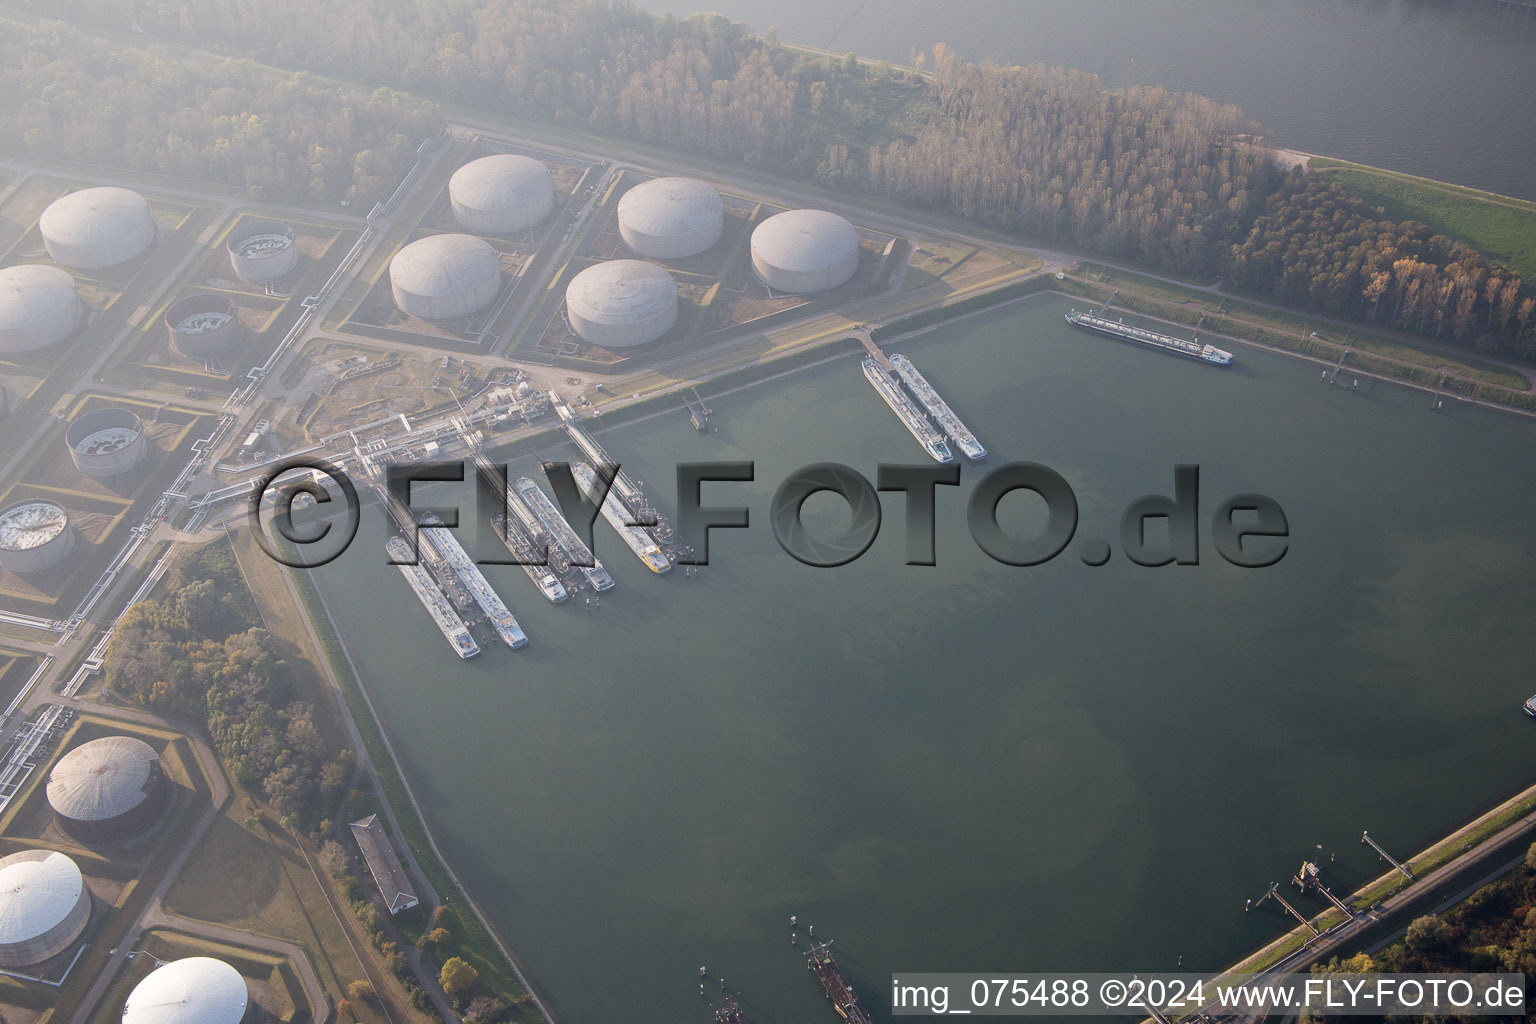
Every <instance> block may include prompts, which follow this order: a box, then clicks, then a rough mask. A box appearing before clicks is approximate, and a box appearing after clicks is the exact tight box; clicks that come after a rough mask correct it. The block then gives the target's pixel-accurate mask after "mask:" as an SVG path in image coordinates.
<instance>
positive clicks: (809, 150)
mask: <svg viewBox="0 0 1536 1024" xmlns="http://www.w3.org/2000/svg"><path fill="white" fill-rule="evenodd" d="M18 2H20V3H22V4H23V5H25V6H27V7H29V8H30V9H32V10H33V11H35V12H36V13H37V14H39V15H42V16H45V17H59V16H67V17H69V18H71V19H72V20H74V21H75V22H77V23H81V24H91V25H95V26H100V27H103V28H107V29H112V30H119V31H128V32H140V33H144V34H145V35H148V36H151V37H155V38H160V39H168V40H174V41H175V42H177V43H178V44H184V45H188V46H196V47H200V48H203V49H214V50H218V51H220V52H223V53H227V54H240V55H243V56H250V57H253V58H255V59H256V60H259V61H262V62H265V63H270V64H273V65H276V66H280V67H285V68H295V69H299V68H303V69H324V72H325V74H326V75H328V76H334V77H336V78H339V79H342V80H346V81H355V82H359V83H362V84H363V86H364V87H365V88H371V89H375V90H385V91H383V92H378V91H375V92H372V93H364V92H361V91H359V92H358V93H356V94H349V95H347V96H346V97H341V96H338V95H335V94H336V92H337V91H339V90H340V88H341V87H338V86H321V85H320V84H318V83H317V82H315V81H313V80H311V79H308V78H306V77H305V76H303V75H301V76H299V78H298V79H297V81H298V82H300V83H303V84H301V85H298V86H295V87H294V89H295V91H297V92H298V93H300V94H301V96H303V97H307V98H310V99H312V100H314V102H302V101H300V102H293V103H289V104H288V105H286V106H284V107H281V108H280V110H281V111H282V113H281V114H269V113H267V112H266V111H264V110H263V111H262V115H261V116H262V117H267V118H273V117H276V118H280V123H281V124H282V125H283V126H284V127H286V128H288V129H289V131H288V132H287V134H286V135H284V138H283V143H284V144H286V145H287V146H288V147H289V149H288V150H287V152H289V153H296V152H297V151H303V152H304V153H310V152H311V150H313V151H314V152H317V153H321V154H330V153H331V147H332V146H333V145H338V146H339V144H338V141H337V136H338V135H345V134H346V132H345V130H343V131H341V132H333V131H332V128H333V126H332V121H333V117H332V116H330V115H332V114H333V113H334V112H333V111H332V110H330V109H329V108H327V107H325V105H324V103H323V102H321V101H320V97H321V95H322V94H323V93H324V92H325V90H326V89H330V90H332V94H333V98H334V99H336V100H338V101H339V102H348V103H352V104H353V107H352V108H351V109H352V110H353V111H354V113H353V115H352V117H351V118H350V119H343V128H344V129H350V130H351V132H352V136H353V137H354V138H355V139H356V140H357V141H356V142H355V143H354V144H356V145H359V146H365V148H369V149H371V150H372V151H373V152H374V153H375V154H377V153H388V154H398V153H399V150H398V148H390V147H389V146H388V144H387V143H385V142H384V141H383V139H382V137H393V136H391V135H390V133H391V132H394V133H399V134H405V135H410V134H412V131H413V129H418V130H416V131H415V134H416V135H417V136H419V135H420V134H423V133H424V132H423V131H422V130H419V129H423V128H424V127H425V125H426V123H427V122H430V120H431V119H432V118H433V117H434V116H435V115H434V114H433V113H432V112H431V111H430V110H429V109H427V108H420V109H418V108H416V107H414V106H413V105H412V104H411V103H410V102H409V101H407V100H405V99H403V98H399V97H398V95H397V94H395V93H392V92H390V91H389V90H396V89H400V90H408V91H409V92H411V93H413V94H417V95H421V96H424V97H428V98H430V99H432V100H434V101H439V102H444V103H455V104H463V105H466V106H470V107H474V108H476V109H480V110H485V111H490V112H501V113H508V114H515V115H519V116H522V117H527V118H532V119H538V120H542V121H546V122H552V123H555V124H560V125H569V126H572V127H579V128H583V129H587V130H591V131H593V132H596V133H599V134H604V135H610V136H617V137H624V138H630V139H636V140H641V141H646V142H653V143H658V144H664V145H667V146H669V147H672V148H676V149H681V150H686V151H691V152H696V153H700V154H703V155H706V156H709V157H712V158H717V159H724V160H729V161H733V162H740V163H743V164H746V165H748V166H757V167H767V168H772V169H774V170H775V171H778V172H780V173H789V174H792V175H795V176H798V177H800V178H803V179H807V180H817V181H819V182H821V183H822V184H824V185H827V186H829V187H833V188H839V189H845V190H848V191H851V192H860V193H865V194H870V195H880V196H888V197H892V198H894V199H898V200H901V201H903V202H906V203H909V204H913V205H915V206H920V207H924V208H928V209H933V210H937V211H942V212H945V213H951V214H955V215H958V216H960V217H964V218H967V219H969V220H971V221H973V222H975V223H977V224H980V225H985V226H987V227H991V228H998V229H1002V230H1007V231H1012V232H1020V233H1023V234H1025V235H1027V236H1029V237H1031V238H1035V239H1039V240H1042V241H1046V242H1055V243H1057V244H1061V245H1065V246H1071V247H1074V248H1077V249H1082V250H1087V251H1090V252H1094V253H1099V254H1103V255H1105V256H1109V257H1114V258H1118V259H1123V260H1129V261H1133V262H1136V263H1140V264H1143V265H1147V266H1151V267H1156V268H1160V269H1164V270H1170V271H1174V272H1178V273H1183V274H1189V275H1198V276H1202V277H1209V276H1215V275H1222V276H1224V277H1226V278H1227V279H1228V281H1229V282H1230V283H1232V284H1233V285H1235V286H1237V287H1239V288H1241V289H1243V290H1244V291H1247V292H1249V293H1251V294H1255V295H1260V296H1270V297H1274V298H1277V299H1282V300H1284V301H1286V302H1289V303H1295V304H1297V305H1300V306H1303V307H1306V308H1310V309H1314V310H1317V311H1320V312H1324V313H1329V314H1337V315H1342V316H1348V317H1355V318H1358V319H1361V320H1366V321H1371V322H1374V323H1377V324H1380V325H1383V326H1388V325H1390V326H1394V327H1399V328H1401V329H1404V330H1409V331H1413V332H1416V333H1420V334H1424V335H1427V336H1430V337H1435V338H1441V339H1444V340H1446V341H1449V342H1454V343H1459V344H1464V345H1468V346H1472V347H1476V348H1477V349H1479V350H1481V351H1483V352H1487V353H1490V354H1495V355H1506V356H1519V357H1523V358H1536V318H1533V316H1532V312H1533V310H1532V305H1531V301H1530V300H1531V299H1532V291H1531V289H1529V288H1527V287H1526V286H1525V285H1524V284H1523V282H1521V281H1520V279H1519V278H1518V277H1517V276H1516V275H1514V274H1512V273H1510V272H1509V271H1507V270H1504V269H1503V268H1501V267H1498V266H1496V265H1494V264H1492V263H1490V262H1489V261H1488V260H1487V259H1485V258H1484V257H1483V256H1482V255H1480V254H1478V253H1476V252H1474V251H1473V250H1471V249H1468V248H1465V247H1462V246H1456V245H1453V244H1451V243H1450V242H1449V240H1447V239H1444V238H1442V237H1438V236H1429V235H1428V232H1427V229H1424V228H1423V226H1422V225H1417V224H1414V223H1413V222H1404V223H1395V222H1393V221H1391V220H1389V219H1388V218H1386V217H1385V215H1384V214H1379V213H1378V212H1377V211H1375V210H1373V209H1371V208H1368V207H1366V206H1365V205H1364V204H1363V203H1360V202H1359V201H1358V200H1354V199H1352V198H1351V197H1350V196H1349V195H1348V194H1347V193H1346V192H1343V191H1342V190H1339V189H1334V188H1330V187H1326V186H1325V185H1324V184H1323V183H1322V182H1321V181H1320V180H1319V179H1317V178H1316V177H1315V176H1311V175H1308V174H1307V173H1306V172H1304V171H1296V172H1291V173H1289V174H1282V173H1281V172H1280V171H1279V170H1277V169H1276V168H1275V167H1274V166H1273V165H1272V163H1271V162H1270V159H1269V152H1268V150H1267V148H1266V146H1265V143H1264V140H1263V135H1262V128H1261V127H1260V126H1258V125H1256V124H1254V123H1252V122H1251V121H1248V120H1247V119H1246V118H1245V117H1244V116H1243V114H1242V112H1241V111H1240V110H1238V109H1237V108H1236V107H1232V106H1229V105H1224V104H1220V103H1216V102H1214V101H1212V100H1209V99H1206V98H1204V97H1201V96H1196V95H1192V94H1187V93H1186V94H1179V93H1172V92H1169V91H1167V90H1165V89H1161V88H1155V87H1137V88H1132V89H1127V90H1110V89H1106V88H1104V87H1103V85H1102V84H1101V83H1100V81H1099V80H1098V79H1097V78H1096V77H1095V76H1093V75H1088V74H1084V73H1080V72H1075V71H1069V70H1064V69H1060V68H1047V67H1045V66H1043V65H1036V66H1031V67H1023V68H1020V67H1000V66H996V65H992V64H985V63H983V64H978V63H973V62H970V61H966V60H964V59H962V58H961V57H959V56H958V55H957V54H955V53H954V52H953V51H951V50H950V49H949V48H947V47H945V46H943V45H939V46H936V47H935V48H934V50H933V53H932V54H931V56H926V55H925V56H924V57H923V58H922V59H921V60H920V61H919V66H918V69H917V70H902V69H897V68H892V67H889V66H885V65H881V64H875V63H868V62H861V61H858V60H856V59H854V58H853V57H852V55H849V56H848V57H845V58H829V57H825V56H821V55H813V54H808V53H806V52H804V51H800V50H796V49H794V48H792V47H788V46H783V45H780V43H779V42H778V41H777V40H776V39H775V38H773V37H772V35H770V37H769V38H767V39H760V38H758V37H756V36H754V35H752V34H751V33H750V32H749V31H748V30H747V29H746V28H745V27H744V26H742V25H739V24H736V23H734V22H731V21H730V20H728V19H726V18H724V17H721V16H719V15H699V16H694V17H690V18H687V19H677V18H674V17H671V16H656V15H651V14H649V13H646V12H643V11H640V10H638V9H636V8H635V7H633V6H632V5H631V4H629V3H627V2H624V0H563V2H560V0H502V2H497V3H491V2H490V0H400V2H389V3H385V2H382V0H344V2H337V3H326V4H321V5H316V4H312V3H309V2H307V0H263V2H261V3H256V2H253V0H185V2H181V3H176V4H167V3H164V2H162V0H18ZM9 45H11V46H13V47H14V46H15V45H16V43H14V42H12V43H10V44H9ZM143 62H144V64H145V66H146V70H149V71H152V72H154V73H156V74H158V75H159V76H160V78H159V79H156V78H154V77H153V76H152V78H151V80H152V81H155V80H164V79H166V78H169V77H172V76H173V75H174V72H173V71H172V70H171V69H170V68H168V67H166V68H162V67H161V65H162V64H163V63H164V58H157V59H150V58H144V59H143ZM69 63H70V62H68V61H66V62H65V67H64V68H60V69H59V71H58V73H60V74H63V73H65V71H66V69H67V68H68V65H69ZM241 67H242V66H241V65H230V68H231V70H235V71H239V70H240V69H241ZM32 70H33V69H32V67H31V66H30V65H29V66H28V68H26V69H23V75H25V74H26V73H27V72H31V71H32ZM182 73H183V74H190V73H189V72H182ZM13 74H15V72H13ZM47 74H48V72H46V71H38V72H36V77H35V78H33V79H32V80H30V88H29V89H28V90H27V91H26V93H25V94H26V95H29V96H34V97H38V98H39V101H40V105H41V106H42V107H43V108H44V109H47V108H48V107H49V106H50V104H51V102H52V100H51V99H50V98H49V89H48V87H47V85H46V84H44V82H45V79H46V77H47ZM243 74H244V79H243V81H244V82H245V83H246V84H245V85H244V86H243V87H241V89H240V91H239V95H240V97H241V99H242V101H244V100H246V98H249V103H248V104H247V103H245V102H242V103H241V104H239V105H241V106H244V107H245V108H246V109H247V110H250V109H260V108H259V107H257V106H255V104H256V103H257V101H258V97H259V96H260V95H263V94H264V89H265V88H266V87H265V86H264V85H262V84H260V75H259V73H258V72H257V71H255V70H254V69H251V68H249V67H248V66H245V70H244V72H243ZM82 75H84V76H85V77H86V78H88V77H89V75H87V74H86V73H85V72H83V71H75V72H74V73H73V75H71V76H70V77H71V78H72V79H75V80H78V79H79V78H80V76H82ZM82 88H83V87H77V88H76V89H75V90H74V92H73V93H72V95H79V94H80V92H81V89H82ZM273 88H276V87H275V86H274V87H273ZM151 92H153V93H155V94H156V95H155V96H154V97H150V96H148V95H146V97H145V98H144V99H143V101H142V103H136V106H142V107H143V108H145V109H144V110H143V112H141V113H140V114H139V117H140V118H141V121H140V123H142V124H146V125H148V124H153V123H159V124H163V123H165V121H166V120H167V115H165V114H164V113H161V114H158V115H156V114H152V113H150V111H149V108H152V107H154V106H155V105H156V104H157V103H159V104H161V105H164V104H167V103H172V102H173V101H172V98H171V97H170V96H169V95H167V94H166V93H164V92H161V91H159V90H146V93H151ZM66 95H71V93H66ZM218 95H219V93H218V91H217V90H210V91H209V92H208V94H207V95H206V96H204V97H202V98H201V99H200V101H198V102H195V103H189V102H187V101H175V102H178V103H180V104H181V105H180V106H175V107H173V109H175V110H176V111H178V113H177V114H173V115H169V119H170V120H171V121H173V122H174V120H175V118H176V117H177V116H186V117H189V119H190V120H193V121H195V122H203V123H207V122H210V121H214V122H215V123H214V124H212V126H211V127H212V130H207V129H206V128H205V129H204V130H200V131H198V132H196V133H195V135H194V138H195V139H196V141H195V142H194V143H193V144H192V145H191V146H189V147H188V148H189V149H196V151H197V152H199V153H201V154H202V156H201V157H200V159H202V160H204V161H206V162H207V163H209V164H210V165H212V164H217V163H218V162H219V161H218V160H217V159H216V155H217V154H218V153H219V152H220V148H221V146H231V145H236V144H237V143H235V142H233V141H229V140H233V139H236V138H238V139H239V140H240V142H239V143H238V145H240V146H243V147H249V146H252V145H254V144H257V143H253V142H251V141H246V140H245V138H244V135H243V133H238V132H235V131H233V130H230V129H228V128H224V129H222V130H221V129H220V127H219V125H218V123H217V122H216V120H215V119H216V118H217V116H218V114H219V112H220V111H222V110H223V109H227V107H228V106H231V105H236V104H235V103H234V97H226V98H225V106H223V107H221V106H219V105H218V103H216V102H215V97H216V96H218ZM280 95H286V94H280ZM210 104H211V105H212V109H211V110H209V109H208V108H209V107H210ZM192 110H197V111H204V110H207V113H203V114H201V116H200V117H191V116H190V113H191V111H192ZM6 116H7V117H13V118H21V117H23V116H25V115H20V114H17V113H15V112H14V111H13V112H11V113H9V114H7V115H6ZM36 116H41V115H36ZM248 116H249V115H248ZM56 125H57V127H58V128H59V130H61V131H64V132H65V133H66V134H69V135H72V136H73V135H80V136H82V137H80V138H78V139H77V140H76V146H77V148H78V149H79V150H81V151H91V150H92V148H93V147H97V146H100V147H101V148H104V149H105V150H107V151H108V152H114V151H115V150H114V146H116V145H121V146H123V147H132V146H136V145H142V146H147V147H149V146H152V147H164V146H168V143H161V142H160V141H158V139H157V140H155V141H152V142H143V141H135V142H133V143H130V142H128V139H129V138H136V136H133V135H130V133H128V132H126V131H124V132H122V136H123V137H122V138H121V139H120V140H113V141H111V142H110V143H109V141H108V140H107V139H97V140H92V139H90V138H88V137H84V136H86V135H87V133H86V132H84V131H76V130H71V129H69V128H68V127H67V124H66V123H65V122H64V121H63V120H61V121H59V122H57V123H56ZM273 134H277V133H276V132H274V133H273ZM262 141H266V140H258V142H262ZM39 144H40V145H43V146H49V145H60V144H62V142H58V143H55V142H52V141H48V140H44V141H42V142H41V143H39ZM197 147H202V148H201V149H197ZM380 147H383V148H380ZM245 151H247V152H250V151H251V150H249V149H247V150H245ZM147 156H148V155H147V154H140V155H139V158H140V159H146V158H147ZM166 158H169V154H163V155H162V157H161V159H166ZM336 160H337V161H342V160H343V156H342V155H341V154H337V155H336ZM195 162H196V161H195V160H192V159H189V164H195ZM358 162H359V163H362V159H361V157H359V161H358ZM320 163H321V165H322V166H323V167H324V168H325V170H323V171H319V170H317V171H316V172H315V173H314V174H312V175H309V179H310V180H309V185H308V186H307V187H310V188H311V194H314V188H315V187H320V188H321V190H322V191H323V190H324V189H327V188H334V184H335V182H334V181H333V180H332V178H333V177H334V178H335V179H336V180H340V179H341V178H342V177H343V176H344V175H345V173H346V172H343V171H339V170H333V169H331V165H330V164H327V163H325V162H324V160H321V161H320ZM371 169H372V165H370V167H369V168H361V167H352V168H351V169H350V175H351V176H350V178H349V179H348V180H350V181H351V186H350V187H351V188H353V189H354V190H357V191H358V192H359V193H361V192H362V191H363V189H362V186H361V184H360V182H362V180H363V179H366V178H368V177H369V176H370V170H371ZM230 173H231V172H230V169H224V170H223V174H224V175H225V177H224V178H221V179H220V180H225V179H227V178H228V176H229V175H230ZM247 173H260V172H255V171H250V172H247ZM299 176H300V173H299V172H298V170H296V169H294V168H290V169H289V171H288V172H287V173H286V175H285V177H293V178H298V177H299ZM321 182H323V183H324V184H323V186H320V184H319V183H321ZM287 184H288V187H297V182H288V183H287Z"/></svg>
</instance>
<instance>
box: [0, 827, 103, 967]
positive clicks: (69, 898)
mask: <svg viewBox="0 0 1536 1024" xmlns="http://www.w3.org/2000/svg"><path fill="white" fill-rule="evenodd" d="M90 920H91V890H90V889H88V888H86V885H85V878H84V877H83V876H82V875H81V874H80V868H79V866H78V865H76V864H75V862H74V861H73V860H71V859H70V858H69V857H68V856H67V855H65V854H62V853H60V852H58V851H57V850H21V851H19V852H17V853H13V854H11V855H10V856H9V857H6V858H4V859H3V860H0V966H4V967H25V966H27V965H29V964H36V963H41V962H43V961H44V960H47V959H48V958H49V957H53V956H57V955H58V954H60V953H62V952H64V951H65V950H66V949H68V948H69V947H70V946H71V945H73V944H74V941H75V940H76V939H78V938H79V937H80V933H81V932H83V931H85V926H86V925H87V924H89V923H90Z"/></svg>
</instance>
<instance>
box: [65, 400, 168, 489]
mask: <svg viewBox="0 0 1536 1024" xmlns="http://www.w3.org/2000/svg"><path fill="white" fill-rule="evenodd" d="M64 443H65V444H67V445H69V457H70V459H71V460H73V461H74V464H75V468H76V469H78V470H79V471H80V472H82V473H84V474H85V475H86V476H89V477H95V478H97V479H108V478H111V477H114V476H122V475H123V474H124V473H128V472H131V471H133V470H134V469H136V468H137V467H138V465H139V463H141V462H143V461H144V456H145V455H147V454H149V438H147V437H145V436H144V423H143V421H141V420H140V419H139V417H138V415H137V414H136V413H134V412H133V411H132V410H131V409H121V408H115V407H114V408H109V409H93V410H92V411H90V412H88V413H83V414H81V415H79V416H76V417H75V418H74V420H73V421H71V422H70V424H69V429H68V430H66V431H65V432H64Z"/></svg>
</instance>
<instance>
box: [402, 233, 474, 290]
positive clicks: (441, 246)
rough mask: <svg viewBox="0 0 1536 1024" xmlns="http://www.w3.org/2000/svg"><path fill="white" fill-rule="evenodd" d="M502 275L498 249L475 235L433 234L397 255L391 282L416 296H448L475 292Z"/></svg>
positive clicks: (413, 243)
mask: <svg viewBox="0 0 1536 1024" xmlns="http://www.w3.org/2000/svg"><path fill="white" fill-rule="evenodd" d="M500 274H501V257H500V255H498V254H497V252H496V249H495V247H493V246H492V245H491V243H489V242H487V241H486V240H485V239H483V238H476V237H474V236H473V235H453V234H450V235H431V236H428V237H427V238H422V239H419V240H418V241H415V242H412V243H411V244H410V245H408V246H406V247H405V248H404V249H401V250H400V251H399V252H397V253H395V258H394V259H392V260H390V261H389V279H390V282H391V283H392V284H393V285H394V286H395V287H397V288H402V289H404V290H406V291H408V292H411V293H412V294H415V295H425V296H445V295H460V294H463V293H466V292H472V291H474V290H475V289H476V288H479V287H481V286H482V285H484V283H485V282H486V281H487V280H488V279H492V278H495V277H498V276H499V275H500Z"/></svg>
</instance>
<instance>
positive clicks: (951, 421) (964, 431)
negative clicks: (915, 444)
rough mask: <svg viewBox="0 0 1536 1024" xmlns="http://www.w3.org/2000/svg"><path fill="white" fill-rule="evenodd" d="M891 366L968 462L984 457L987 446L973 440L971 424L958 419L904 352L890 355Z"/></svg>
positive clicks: (977, 460) (974, 438) (974, 437)
mask: <svg viewBox="0 0 1536 1024" xmlns="http://www.w3.org/2000/svg"><path fill="white" fill-rule="evenodd" d="M891 369H892V370H895V371H896V376H898V377H900V378H901V382H902V383H903V384H905V385H906V386H907V390H908V391H910V392H912V394H913V395H915V396H916V397H917V400H918V401H919V402H921V403H922V405H923V408H924V409H927V410H928V415H929V416H932V417H933V422H935V423H937V424H938V425H939V428H940V429H941V430H943V431H944V433H946V434H948V435H949V437H950V440H952V441H954V442H955V444H957V445H959V446H960V450H961V451H962V452H964V453H965V457H966V458H968V459H970V460H971V461H972V462H980V461H981V460H982V459H984V458H986V457H987V450H986V449H985V448H983V447H982V445H981V442H980V441H978V440H976V435H975V434H973V433H971V428H970V427H967V426H966V425H965V423H964V422H963V421H961V419H960V417H959V416H957V415H956V414H955V410H953V409H951V408H950V407H949V403H948V402H946V401H944V398H943V396H941V395H940V394H939V393H938V392H937V391H936V390H934V387H933V385H932V384H930V383H928V378H927V377H924V376H923V375H922V373H921V372H920V371H919V370H918V368H917V367H915V366H913V365H912V360H910V359H908V358H907V357H906V356H904V355H894V356H891Z"/></svg>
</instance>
